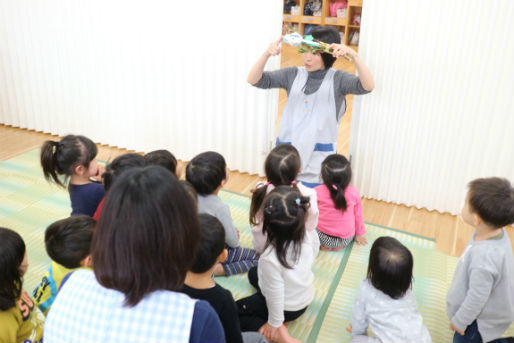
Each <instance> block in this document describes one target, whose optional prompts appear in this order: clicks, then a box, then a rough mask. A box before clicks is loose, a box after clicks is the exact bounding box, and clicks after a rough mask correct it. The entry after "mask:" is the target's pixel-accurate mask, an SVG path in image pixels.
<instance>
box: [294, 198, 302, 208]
mask: <svg viewBox="0 0 514 343" xmlns="http://www.w3.org/2000/svg"><path fill="white" fill-rule="evenodd" d="M295 201H296V205H298V206H300V205H301V204H302V199H300V198H296V200H295Z"/></svg>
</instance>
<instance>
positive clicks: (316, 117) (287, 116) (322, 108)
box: [248, 27, 375, 187]
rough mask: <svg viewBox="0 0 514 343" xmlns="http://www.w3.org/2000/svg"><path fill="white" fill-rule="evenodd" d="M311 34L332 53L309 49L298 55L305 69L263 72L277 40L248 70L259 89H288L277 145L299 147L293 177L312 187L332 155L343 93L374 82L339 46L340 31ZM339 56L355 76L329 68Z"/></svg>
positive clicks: (352, 54)
mask: <svg viewBox="0 0 514 343" xmlns="http://www.w3.org/2000/svg"><path fill="white" fill-rule="evenodd" d="M310 34H311V35H312V36H313V38H314V39H316V40H319V41H322V42H325V43H329V44H331V46H330V47H331V49H332V50H333V53H332V54H328V53H320V52H319V51H316V50H313V51H309V50H308V51H307V52H304V53H302V59H303V63H304V67H289V68H282V69H279V70H276V71H272V72H264V67H265V65H266V62H267V61H268V58H269V57H271V56H275V55H278V54H280V43H281V42H282V38H280V39H279V40H278V41H276V42H274V43H272V44H271V45H270V46H269V48H268V49H267V50H266V51H265V52H264V54H262V56H261V57H260V58H259V59H258V60H257V63H255V65H254V66H253V68H252V69H251V70H250V73H249V74H248V82H249V83H250V84H252V85H253V86H255V87H258V88H263V89H269V88H284V89H285V90H286V91H287V95H288V99H287V103H286V106H285V108H284V110H283V112H282V119H281V122H280V127H279V130H278V137H277V141H276V144H277V145H278V144H293V145H294V146H295V147H296V149H298V151H299V152H300V156H301V158H302V172H301V173H300V175H298V180H299V181H301V182H302V183H303V184H304V185H306V186H309V187H315V186H317V185H319V184H320V183H321V180H320V169H321V162H322V161H323V160H324V159H325V157H326V156H328V155H331V154H334V153H336V145H337V133H338V123H339V121H340V120H341V118H342V117H343V115H344V113H345V112H346V99H345V97H346V94H366V93H369V92H371V91H372V90H373V88H374V86H375V85H374V81H373V76H372V75H371V72H370V71H369V69H368V67H367V66H366V65H365V64H364V62H363V61H362V60H361V59H360V57H359V55H358V54H357V52H355V51H354V50H353V49H351V48H349V47H347V46H345V45H343V44H340V43H341V38H340V36H339V32H337V31H336V30H334V29H331V28H328V27H316V28H314V29H312V30H311V32H310ZM344 55H346V56H348V57H350V58H351V59H352V61H353V63H354V64H355V67H356V69H357V72H358V76H355V75H353V74H350V73H347V72H344V71H341V70H336V69H333V68H331V67H332V65H333V64H334V61H335V60H336V58H338V57H341V56H344Z"/></svg>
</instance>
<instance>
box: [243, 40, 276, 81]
mask: <svg viewBox="0 0 514 343" xmlns="http://www.w3.org/2000/svg"><path fill="white" fill-rule="evenodd" d="M281 42H282V37H280V39H279V40H277V41H276V42H273V43H271V44H270V46H269V47H268V49H267V50H266V51H265V52H264V53H263V54H262V55H261V57H259V59H258V60H257V62H256V63H255V64H254V66H253V67H252V69H250V73H248V79H247V81H248V83H249V84H251V85H255V84H256V83H257V82H259V80H260V79H261V78H262V73H263V72H264V67H265V66H266V62H268V58H270V57H271V56H276V55H278V54H280V50H281V48H280V43H281Z"/></svg>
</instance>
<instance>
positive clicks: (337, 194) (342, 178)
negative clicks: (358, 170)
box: [321, 154, 352, 213]
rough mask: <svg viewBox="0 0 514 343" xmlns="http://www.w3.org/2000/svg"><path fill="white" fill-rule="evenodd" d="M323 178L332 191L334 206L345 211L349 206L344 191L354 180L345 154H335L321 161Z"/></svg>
mask: <svg viewBox="0 0 514 343" xmlns="http://www.w3.org/2000/svg"><path fill="white" fill-rule="evenodd" d="M321 178H322V179H323V183H324V184H325V186H327V188H328V190H329V191H330V197H331V198H332V201H333V202H334V207H335V208H337V209H340V210H342V211H343V213H344V211H345V210H346V207H347V206H348V205H347V203H346V198H345V197H344V191H345V190H346V187H348V185H349V184H350V181H351V180H352V167H351V165H350V162H349V161H348V160H347V159H346V157H344V156H343V155H338V154H333V155H329V156H327V157H326V158H325V160H324V161H323V162H322V163H321Z"/></svg>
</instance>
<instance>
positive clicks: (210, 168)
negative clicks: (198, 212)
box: [186, 151, 227, 195]
mask: <svg viewBox="0 0 514 343" xmlns="http://www.w3.org/2000/svg"><path fill="white" fill-rule="evenodd" d="M226 167H227V164H226V163H225V159H224V158H223V156H221V154H219V153H217V152H214V151H207V152H202V153H201V154H199V155H196V156H195V157H194V158H193V159H192V160H191V162H189V163H188V164H187V167H186V180H187V181H189V183H191V184H192V185H193V187H194V188H195V190H196V192H197V193H198V194H200V195H209V194H212V193H213V192H214V191H215V190H216V188H218V187H219V186H220V185H221V183H222V182H223V180H225V179H226V178H227V171H226Z"/></svg>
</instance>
